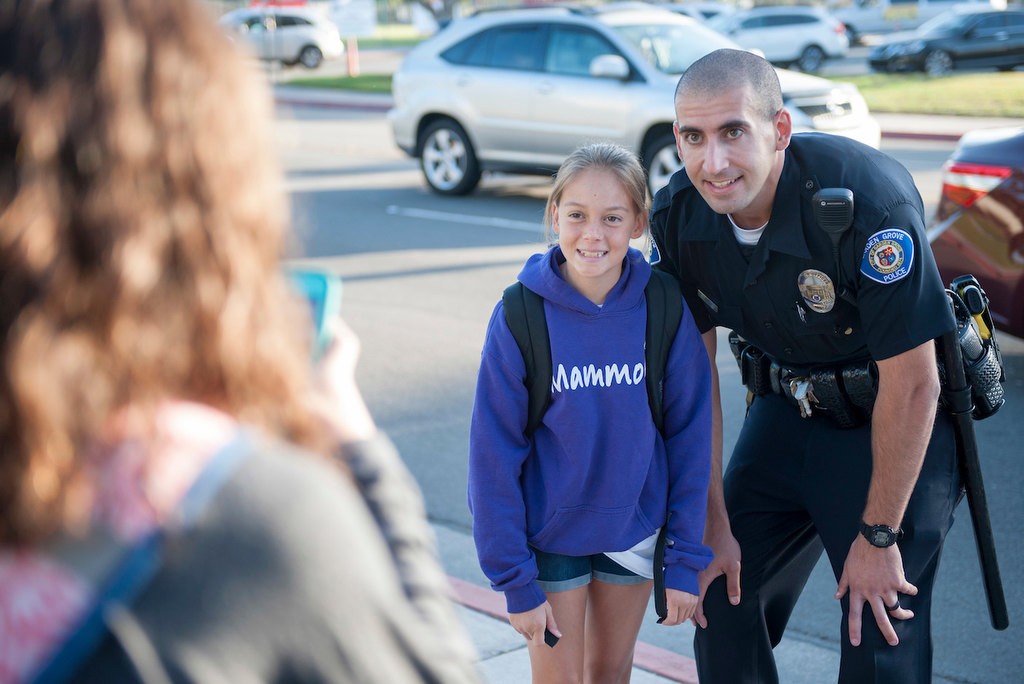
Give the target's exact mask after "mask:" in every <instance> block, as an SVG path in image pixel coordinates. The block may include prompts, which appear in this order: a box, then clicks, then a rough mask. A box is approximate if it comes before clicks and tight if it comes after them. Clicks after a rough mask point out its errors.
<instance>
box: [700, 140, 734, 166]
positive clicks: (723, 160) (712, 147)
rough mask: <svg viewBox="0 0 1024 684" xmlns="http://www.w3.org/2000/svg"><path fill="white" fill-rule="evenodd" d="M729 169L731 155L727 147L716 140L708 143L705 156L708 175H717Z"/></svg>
mask: <svg viewBox="0 0 1024 684" xmlns="http://www.w3.org/2000/svg"><path fill="white" fill-rule="evenodd" d="M728 167H729V155H728V153H727V150H726V147H725V145H722V144H720V143H718V142H717V141H716V140H711V141H709V142H708V144H707V147H706V148H705V154H704V170H705V171H706V172H707V173H708V174H716V173H719V172H721V171H724V170H725V169H727V168H728Z"/></svg>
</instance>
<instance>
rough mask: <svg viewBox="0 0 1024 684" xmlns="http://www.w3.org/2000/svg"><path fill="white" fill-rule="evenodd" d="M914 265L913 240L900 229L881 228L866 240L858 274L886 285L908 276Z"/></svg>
mask: <svg viewBox="0 0 1024 684" xmlns="http://www.w3.org/2000/svg"><path fill="white" fill-rule="evenodd" d="M913 265H914V239H913V238H912V237H910V234H909V233H908V232H907V231H905V230H903V229H902V228H895V227H890V228H883V229H882V230H880V231H878V232H877V233H875V234H874V235H872V236H871V237H869V238H868V242H867V244H866V245H865V246H864V258H863V259H862V260H861V262H860V272H861V273H862V274H863V275H865V276H867V277H868V278H870V279H871V280H874V281H875V282H877V283H882V284H883V285H888V284H890V283H895V282H896V281H897V280H902V279H903V278H906V277H907V276H908V275H910V269H911V268H912V267H913Z"/></svg>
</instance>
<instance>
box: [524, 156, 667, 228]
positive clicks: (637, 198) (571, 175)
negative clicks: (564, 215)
mask: <svg viewBox="0 0 1024 684" xmlns="http://www.w3.org/2000/svg"><path fill="white" fill-rule="evenodd" d="M589 169H604V170H607V171H611V172H612V173H613V174H615V177H616V178H618V179H619V182H620V183H622V187H623V189H624V190H625V191H626V194H627V195H629V199H630V200H631V201H632V202H633V205H634V208H635V209H636V211H637V213H638V214H639V215H640V216H642V217H643V220H644V224H645V226H646V223H647V175H646V174H645V173H644V169H643V167H642V166H641V165H640V160H639V159H637V158H636V155H635V154H633V153H632V152H630V151H629V150H627V149H626V148H625V147H622V146H621V145H614V144H611V143H591V144H589V145H584V146H582V147H579V148H577V149H576V150H575V151H574V152H573V153H572V154H570V155H569V156H568V157H567V158H566V160H565V161H564V162H562V166H561V167H559V169H558V173H557V174H556V175H555V185H554V187H553V188H551V194H550V195H549V196H548V202H547V206H545V207H544V235H545V237H546V238H547V240H548V242H549V243H551V242H555V241H557V236H555V235H554V233H553V229H552V224H551V214H552V212H553V211H554V210H555V208H556V207H558V203H559V202H560V201H561V200H562V195H563V194H564V193H565V188H566V186H567V185H569V183H571V182H572V181H573V180H574V179H575V178H576V177H577V176H578V175H579V174H580V173H581V172H583V171H587V170H589ZM645 232H646V228H645Z"/></svg>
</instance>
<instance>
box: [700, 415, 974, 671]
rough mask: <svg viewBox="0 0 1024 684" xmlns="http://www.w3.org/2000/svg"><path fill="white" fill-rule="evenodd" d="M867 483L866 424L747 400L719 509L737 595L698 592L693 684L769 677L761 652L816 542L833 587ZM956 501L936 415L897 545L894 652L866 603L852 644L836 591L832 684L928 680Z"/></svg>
mask: <svg viewBox="0 0 1024 684" xmlns="http://www.w3.org/2000/svg"><path fill="white" fill-rule="evenodd" d="M885 437H886V438H887V439H892V440H894V441H897V442H898V441H899V439H900V435H899V434H894V435H887V436H885ZM870 478H871V428H870V426H864V427H861V428H856V429H852V430H841V429H839V428H836V427H833V426H832V424H830V423H829V422H828V420H827V419H824V418H810V419H805V418H801V417H800V414H799V411H798V410H797V409H796V408H795V407H794V406H793V405H791V404H789V403H788V402H787V401H786V400H785V399H783V398H781V397H778V396H775V395H770V396H763V397H758V398H756V399H755V401H754V403H753V405H752V406H751V407H750V411H749V413H748V415H747V418H746V421H745V422H744V424H743V429H742V430H741V432H740V436H739V440H738V441H737V443H736V448H735V450H734V451H733V455H732V457H731V459H730V460H729V464H728V467H727V470H726V473H725V502H726V507H727V509H728V511H729V518H730V521H731V524H732V531H733V534H734V535H735V537H736V539H737V541H738V542H739V544H740V549H741V552H742V568H741V574H740V582H741V585H740V586H741V590H742V595H741V602H740V605H739V606H732V605H730V604H729V602H728V597H727V595H726V590H725V577H724V576H723V577H719V578H718V579H717V580H716V581H715V582H714V583H712V585H711V586H710V587H709V589H708V592H707V596H706V597H705V599H704V612H705V615H706V616H707V620H708V628H707V629H706V630H704V629H700V628H697V634H696V637H695V639H694V650H695V651H696V656H697V670H698V673H699V675H700V681H701V684H741V683H745V682H751V683H753V682H757V683H759V684H765V683H772V682H778V681H779V677H778V672H777V670H776V668H775V659H774V657H773V655H772V648H774V647H775V646H776V645H777V644H778V643H779V641H780V640H781V639H782V634H783V632H784V631H785V629H786V623H787V622H788V621H789V617H790V614H791V613H792V611H793V607H794V606H795V605H796V602H797V599H798V598H799V596H800V593H801V591H802V590H803V588H804V585H805V584H806V582H807V578H808V576H809V575H810V573H811V571H812V570H813V569H814V566H815V564H816V563H817V561H818V558H819V557H820V556H821V552H822V550H823V549H824V551H825V552H826V553H827V554H828V558H829V561H830V563H831V565H832V571H833V573H835V576H836V581H837V582H838V579H839V577H840V575H841V574H842V571H843V563H844V561H845V559H846V554H847V552H848V551H849V549H850V544H852V543H853V541H854V538H855V536H856V535H857V534H858V531H857V528H858V524H859V522H860V516H861V513H862V512H863V510H864V504H865V502H866V500H867V491H868V483H869V480H870ZM959 497H960V480H959V474H958V470H957V464H956V447H955V436H954V432H953V426H952V422H951V420H950V419H949V417H948V416H946V415H945V414H941V413H940V414H939V416H938V417H937V418H936V421H935V428H934V430H933V432H932V438H931V442H930V444H929V447H928V453H927V456H926V458H925V462H924V465H923V467H922V470H921V475H920V477H919V479H918V482H917V486H916V487H915V489H914V493H913V495H912V497H911V500H910V504H909V506H908V508H907V512H906V515H905V517H904V520H903V524H902V527H903V529H904V532H905V534H904V537H903V539H902V540H901V541H900V544H899V548H900V553H901V554H902V556H903V565H904V570H905V573H906V576H907V580H908V581H909V582H910V583H911V584H913V585H915V586H916V587H917V588H918V590H919V593H918V595H917V596H903V595H901V596H900V600H901V602H902V604H903V605H904V606H905V607H907V608H910V609H911V610H913V611H914V613H915V616H914V618H913V619H911V620H905V621H901V620H893V625H894V627H895V629H896V634H897V635H898V636H899V639H900V643H899V645H898V646H895V647H893V646H889V645H888V644H887V643H886V642H885V640H884V639H883V638H882V634H881V632H880V631H879V629H878V626H877V625H876V624H875V619H874V614H873V613H872V611H871V609H870V607H869V606H866V605H865V610H864V619H863V627H862V629H861V632H862V637H861V645H860V646H858V647H856V648H854V647H852V646H850V641H849V636H848V633H849V632H848V629H847V620H848V619H849V607H850V606H849V600H848V598H844V599H843V601H842V610H843V618H842V623H841V624H840V625H839V639H840V643H841V644H842V656H841V665H840V672H839V681H840V682H842V683H844V684H866V683H868V682H888V683H892V684H915V683H920V684H927V683H929V682H931V665H932V644H931V597H932V584H933V582H934V579H935V570H936V568H937V567H938V562H939V553H940V551H941V550H942V542H943V540H944V539H945V536H946V532H947V531H948V530H949V527H950V525H952V522H953V509H954V508H955V506H956V504H957V502H958V501H959Z"/></svg>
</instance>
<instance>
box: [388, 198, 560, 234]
mask: <svg viewBox="0 0 1024 684" xmlns="http://www.w3.org/2000/svg"><path fill="white" fill-rule="evenodd" d="M384 211H385V212H386V213H388V214H391V215H393V216H406V217H408V218H418V219H427V220H428V221H446V222H448V223H468V224H471V225H475V226H493V227H495V228H509V229H511V230H523V231H526V232H528V233H542V232H544V226H542V225H541V224H540V223H530V222H529V221H512V220H510V219H503V218H495V217H493V216H473V215H471V214H453V213H451V212H448V211H434V210H432V209H415V208H413V207H399V206H396V205H394V204H391V205H388V207H387V208H386V209H385V210H384Z"/></svg>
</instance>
